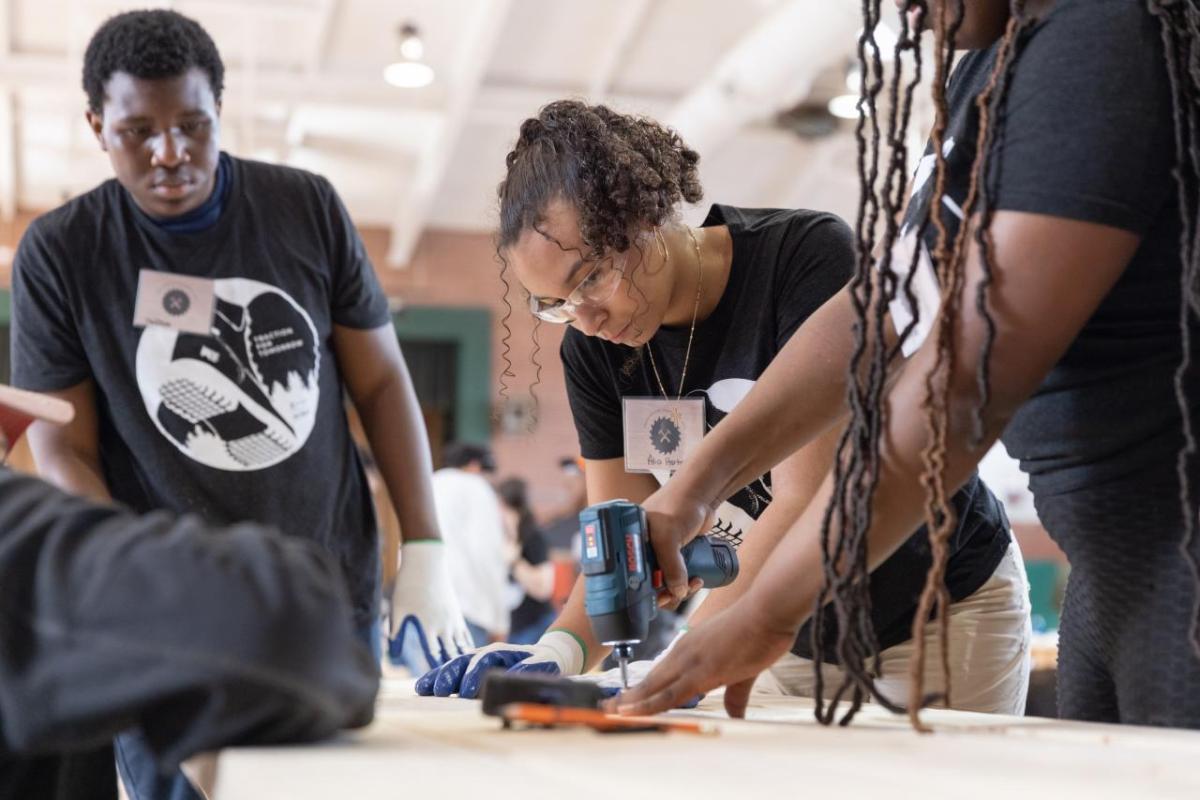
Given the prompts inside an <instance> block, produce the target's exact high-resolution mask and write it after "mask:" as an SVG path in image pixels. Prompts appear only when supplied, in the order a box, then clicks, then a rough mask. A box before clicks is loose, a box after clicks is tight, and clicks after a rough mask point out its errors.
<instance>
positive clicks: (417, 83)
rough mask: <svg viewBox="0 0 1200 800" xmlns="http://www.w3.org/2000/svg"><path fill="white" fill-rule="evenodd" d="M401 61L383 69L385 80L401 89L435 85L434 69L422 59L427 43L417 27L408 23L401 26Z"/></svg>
mask: <svg viewBox="0 0 1200 800" xmlns="http://www.w3.org/2000/svg"><path fill="white" fill-rule="evenodd" d="M399 36H400V60H399V61H395V62H393V63H391V64H388V65H387V66H386V67H384V68H383V79H384V80H385V81H387V82H388V83H389V84H391V85H392V86H397V87H399V88H401V89H420V88H421V87H423V86H428V85H429V84H431V83H433V67H431V66H429V65H428V64H426V63H425V62H424V61H422V60H421V59H422V58H424V56H425V43H424V42H422V41H421V34H420V32H419V31H418V30H417V26H416V25H413V24H412V23H411V22H406V23H404V24H403V25H401V26H400V30H399Z"/></svg>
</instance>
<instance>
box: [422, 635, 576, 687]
mask: <svg viewBox="0 0 1200 800" xmlns="http://www.w3.org/2000/svg"><path fill="white" fill-rule="evenodd" d="M586 660H587V658H586V656H585V655H584V649H583V643H582V642H581V641H580V640H579V639H578V638H576V637H575V636H574V635H572V634H570V633H567V632H566V631H564V630H551V631H547V632H546V633H544V634H543V635H542V638H541V639H538V641H537V643H536V644H506V643H504V642H498V643H496V644H489V645H488V646H487V647H481V648H479V649H478V650H475V651H473V652H470V653H467V654H466V655H462V656H459V657H458V658H454V659H451V660H450V661H449V662H447V663H446V664H443V665H442V666H440V667H438V668H437V669H433V670H430V671H429V672H427V673H425V674H424V675H422V676H421V677H420V678H419V679H418V680H417V687H416V689H417V694H419V695H425V696H429V695H436V696H437V697H449V696H450V695H452V694H455V693H457V694H458V696H459V697H464V698H474V697H478V696H479V687H480V685H481V684H482V683H483V676H484V675H485V674H486V673H487V672H488V670H492V669H506V670H508V671H510V672H538V673H542V674H543V675H578V674H579V673H580V672H582V671H583V665H584V662H585V661H586Z"/></svg>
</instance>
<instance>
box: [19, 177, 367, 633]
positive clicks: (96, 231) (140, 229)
mask: <svg viewBox="0 0 1200 800" xmlns="http://www.w3.org/2000/svg"><path fill="white" fill-rule="evenodd" d="M223 158H224V159H228V163H229V164H230V166H231V171H230V179H231V183H232V186H231V189H230V194H229V197H228V199H227V201H226V204H225V208H224V211H223V212H222V214H221V217H220V218H219V219H218V220H217V222H216V224H215V225H213V226H212V227H210V228H208V229H206V230H204V231H201V232H197V233H169V232H167V231H164V230H163V229H162V228H161V227H160V226H159V225H157V224H155V222H154V221H153V220H152V219H151V218H149V217H148V216H146V214H145V213H143V212H142V211H141V210H140V209H139V208H138V207H137V206H136V205H135V204H134V202H133V200H132V199H131V198H130V196H129V194H128V193H127V192H126V191H125V190H124V189H123V188H122V187H121V186H120V184H118V183H117V182H116V181H115V180H109V181H107V182H105V183H103V184H101V185H100V186H98V187H97V188H96V189H93V190H92V191H90V192H88V193H87V194H84V195H82V196H80V197H78V198H76V199H74V200H71V201H70V202H68V203H67V204H65V205H63V206H62V207H60V208H58V209H56V210H54V211H52V212H50V213H48V214H46V215H44V216H42V217H40V218H38V219H37V220H35V221H34V222H33V224H31V225H30V227H29V230H28V231H27V232H26V234H25V236H24V237H23V238H22V240H21V244H20V247H19V249H18V251H17V256H16V261H15V265H14V270H13V332H12V363H13V382H14V383H15V384H16V385H17V386H21V387H23V388H26V389H34V390H40V391H53V390H60V389H65V388H68V387H70V386H74V385H76V384H78V383H80V382H81V381H84V380H86V379H91V380H92V381H94V383H95V386H96V405H97V410H98V412H99V414H98V425H99V442H100V456H101V460H102V465H103V470H104V478H105V479H106V481H107V483H108V486H109V488H110V490H111V492H112V494H113V496H114V498H116V499H117V500H118V501H120V502H122V503H124V504H126V505H128V506H129V507H131V508H133V509H135V510H137V511H149V510H152V509H159V508H165V509H169V510H171V511H176V512H183V511H191V512H194V513H198V514H200V515H201V516H202V517H204V518H205V519H206V520H208V521H210V522H213V523H217V524H226V523H232V522H235V521H239V520H253V521H256V522H262V523H268V524H271V525H274V526H276V527H278V528H279V529H281V530H282V531H284V532H285V533H289V534H293V535H296V536H302V537H304V538H306V539H310V540H313V541H316V542H318V543H319V544H321V545H323V546H324V547H325V548H326V549H327V550H328V551H329V552H331V553H333V554H334V555H335V556H337V557H338V559H339V560H340V562H341V564H342V567H343V569H344V570H345V572H346V574H347V578H348V580H349V584H350V589H351V594H352V597H353V599H354V602H355V613H356V619H357V621H358V622H359V623H360V624H366V623H367V622H368V621H369V620H371V619H373V618H374V617H375V616H376V613H377V608H378V601H377V594H378V582H379V577H378V576H379V556H378V553H377V547H376V531H375V518H374V512H373V511H372V505H371V495H370V492H369V490H368V487H367V481H366V477H365V475H364V474H363V469H362V465H361V463H360V461H359V458H358V454H357V453H356V451H355V448H354V444H353V442H352V440H351V438H350V432H349V429H348V427H347V424H346V417H345V411H344V408H343V406H342V397H343V385H342V381H341V377H340V373H339V370H338V364H337V361H336V358H335V355H334V352H333V349H332V334H333V326H334V325H335V324H336V325H343V326H346V327H350V328H358V329H367V328H374V327H378V326H380V325H385V324H387V323H388V322H389V314H388V308H387V300H386V298H385V297H384V294H383V292H382V290H381V288H380V286H379V283H378V281H377V279H376V277H375V273H374V270H373V269H372V267H371V264H370V262H369V261H368V259H367V256H366V252H365V250H364V248H363V245H362V242H361V241H360V239H359V237H358V235H357V233H356V232H355V230H354V227H353V225H352V223H351V221H350V218H349V216H348V214H347V213H346V210H345V209H344V208H343V206H342V204H341V202H340V200H339V199H338V197H337V195H336V194H335V193H334V191H333V188H332V187H331V186H330V185H329V183H328V181H326V180H325V179H323V178H320V177H318V176H315V175H312V174H310V173H307V172H303V171H301V170H297V169H290V168H286V167H278V166H270V165H267V164H261V163H256V162H253V161H243V160H241V159H237V158H229V157H228V156H223ZM142 269H149V270H157V271H162V272H170V273H176V274H181V275H188V276H197V277H203V278H209V279H212V280H213V281H214V291H215V294H216V309H215V313H214V316H213V323H212V333H211V334H210V335H194V334H187V333H178V332H176V331H174V330H171V329H168V328H165V327H148V328H139V327H134V325H133V316H134V302H135V298H136V296H137V287H138V271H139V270H142Z"/></svg>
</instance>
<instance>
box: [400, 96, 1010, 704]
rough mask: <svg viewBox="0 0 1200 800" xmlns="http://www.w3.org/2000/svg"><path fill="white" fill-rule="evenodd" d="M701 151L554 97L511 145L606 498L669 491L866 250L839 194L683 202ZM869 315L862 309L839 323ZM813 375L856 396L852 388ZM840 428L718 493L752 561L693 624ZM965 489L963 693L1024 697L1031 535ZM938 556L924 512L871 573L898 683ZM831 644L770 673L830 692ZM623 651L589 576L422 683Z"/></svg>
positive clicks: (958, 537) (506, 193)
mask: <svg viewBox="0 0 1200 800" xmlns="http://www.w3.org/2000/svg"><path fill="white" fill-rule="evenodd" d="M698 160H699V156H698V155H697V154H696V153H695V152H694V151H692V150H690V149H688V148H687V146H686V145H685V144H684V143H683V142H682V141H681V140H680V138H679V137H678V135H676V134H675V133H674V132H673V131H670V130H668V129H667V128H665V127H663V126H661V125H659V124H658V123H656V122H654V121H652V120H649V119H645V118H640V117H633V116H628V115H622V114H618V113H616V112H614V111H611V110H609V109H607V108H605V107H603V106H588V105H586V104H583V103H580V102H576V101H562V102H556V103H552V104H551V105H549V106H546V107H545V108H543V109H542V110H541V112H540V113H539V114H538V116H537V117H535V118H532V119H529V120H526V121H525V122H524V124H522V126H521V131H520V137H519V139H518V141H517V143H516V145H515V146H514V148H513V150H512V152H510V153H509V154H508V157H507V159H506V163H507V167H508V171H507V176H506V177H505V180H504V181H503V183H501V184H500V187H499V200H500V230H499V235H498V242H497V246H498V252H499V254H500V256H501V260H502V262H503V264H504V269H505V270H506V271H507V274H508V276H509V277H515V278H516V279H517V281H518V282H519V283H520V285H521V286H522V287H523V289H524V290H525V291H526V293H527V294H528V295H529V307H530V310H531V311H532V313H533V314H534V315H536V316H537V317H538V318H540V319H541V320H544V321H546V322H550V323H560V324H567V325H570V328H569V329H568V330H567V331H566V334H565V336H564V337H563V342H562V350H561V354H562V359H563V365H564V370H565V374H566V384H567V385H566V391H567V395H568V398H569V400H570V404H571V410H572V414H573V416H574V420H575V426H576V429H577V431H578V434H579V442H580V448H581V452H582V454H583V457H584V458H585V459H586V462H587V467H586V476H587V490H588V502H589V503H599V502H603V501H606V500H610V499H614V498H626V499H629V500H632V501H634V502H641V501H642V500H644V499H645V498H647V497H648V496H649V495H650V494H652V493H653V492H654V491H655V490H656V489H657V488H658V487H659V485H660V482H662V481H665V480H666V479H667V478H668V477H669V475H670V472H671V470H672V468H674V467H676V466H678V464H679V463H680V462H681V460H682V459H683V458H685V457H686V452H687V451H688V449H689V448H690V447H691V446H692V445H694V444H695V441H696V439H697V438H698V437H699V436H702V435H703V433H704V432H705V431H706V430H708V429H711V428H712V426H714V425H718V424H720V422H721V420H722V418H724V416H725V415H726V414H728V413H729V412H730V411H731V410H732V409H733V407H734V406H735V405H736V404H737V403H738V401H739V400H740V399H741V398H742V397H744V396H745V395H746V394H747V392H749V391H750V388H751V387H752V386H753V385H754V382H755V380H756V379H757V378H758V376H759V375H760V374H761V373H762V372H763V371H764V370H765V369H766V368H767V366H768V365H769V364H770V363H771V360H772V359H773V358H774V357H775V355H776V354H777V353H778V352H779V351H780V349H782V348H783V346H784V344H786V342H787V341H788V339H789V338H790V337H791V336H792V334H793V333H795V331H796V330H797V328H799V327H800V325H802V324H803V323H804V321H805V320H806V319H807V318H808V316H809V315H810V314H812V313H813V312H814V311H815V310H816V309H817V308H819V307H820V306H821V305H822V304H823V303H825V301H826V300H828V299H829V298H830V297H832V296H833V295H835V294H836V293H837V292H838V291H839V290H840V289H841V288H842V287H843V285H844V284H845V283H846V282H847V280H848V279H849V277H850V275H851V274H852V272H853V270H854V259H855V254H854V246H853V235H852V233H851V231H850V230H849V228H848V227H847V226H846V225H845V223H843V222H842V221H841V220H840V219H838V218H837V217H836V216H834V215H832V214H827V213H823V212H818V211H805V210H762V209H746V208H734V207H731V206H724V205H714V206H712V207H711V209H710V210H709V213H708V216H707V218H706V219H705V221H704V223H703V224H702V225H701V226H700V227H698V228H692V227H689V226H687V225H685V224H683V223H682V222H680V221H679V219H678V213H677V212H678V207H679V205H680V204H681V203H682V202H684V201H687V202H697V201H699V200H700V197H701V187H700V183H699V179H698V177H697V162H698ZM851 335H852V334H851V331H850V327H849V324H847V325H846V327H845V329H844V330H841V329H838V330H837V331H834V332H831V333H830V336H847V337H848V336H851ZM811 391H813V392H826V393H831V392H836V393H837V396H838V398H840V397H841V395H842V392H843V390H842V389H841V388H839V387H822V386H813V387H811ZM832 402H837V400H833V401H832ZM839 433H840V431H839V430H838V429H831V430H829V431H828V432H827V433H826V434H825V435H824V436H822V437H821V438H820V439H819V440H817V441H814V442H813V443H812V444H810V445H809V446H807V447H806V448H804V449H803V450H800V451H798V452H797V453H796V454H794V455H793V456H792V457H791V458H789V459H788V460H787V461H785V462H783V463H782V464H780V465H779V466H778V467H776V468H775V469H773V470H772V471H771V473H770V474H769V475H763V476H761V477H760V478H759V479H757V480H755V481H754V482H753V483H751V484H750V485H748V486H745V487H743V488H742V489H741V491H739V492H738V493H737V494H736V495H734V496H733V497H732V498H731V499H730V501H728V502H726V503H724V504H722V505H721V506H720V507H719V508H718V509H717V512H716V514H715V519H713V520H712V527H711V530H710V535H713V536H719V537H722V538H724V539H727V540H729V541H731V542H732V543H733V544H734V545H735V546H736V547H738V548H739V560H740V563H741V572H740V575H739V577H738V579H737V581H735V582H734V583H733V584H732V585H730V586H728V587H725V588H721V589H718V590H715V591H714V592H712V593H711V594H710V595H709V596H708V597H707V598H706V599H705V600H704V602H703V604H702V605H701V607H700V608H699V609H698V610H697V611H696V612H695V613H694V614H693V616H692V617H691V620H690V624H691V626H692V627H694V626H695V625H697V624H701V623H702V622H703V620H704V619H705V618H707V617H710V616H712V615H713V614H714V613H716V612H717V611H719V610H720V609H721V608H724V607H726V606H728V605H730V604H731V603H732V602H733V601H734V600H735V599H736V598H737V597H738V596H740V595H741V594H742V593H743V592H744V591H745V589H746V587H747V586H748V585H749V584H750V583H751V582H752V581H753V580H754V578H755V575H756V574H757V573H758V571H759V569H760V567H761V565H762V564H763V562H764V560H765V559H766V558H767V557H768V556H769V554H770V552H771V550H772V548H773V547H774V545H775V544H776V542H777V541H778V540H779V539H780V538H781V536H782V535H783V533H784V532H785V531H786V530H787V527H788V526H789V524H790V523H791V522H792V521H793V520H794V519H795V518H796V517H797V516H799V514H800V513H801V512H802V511H803V509H804V508H805V506H806V505H807V503H808V501H809V500H810V499H811V498H812V497H813V495H814V494H815V493H816V491H817V489H818V487H819V484H820V482H821V480H822V478H823V477H824V475H825V473H826V472H827V471H828V470H829V467H830V464H831V462H832V458H833V452H834V449H835V446H836V442H837V438H838V435H839ZM743 446H744V447H746V448H753V447H754V446H755V443H754V442H745V443H743ZM955 506H956V509H957V511H958V517H959V523H958V529H957V531H956V533H955V535H954V537H953V541H952V547H953V555H952V556H951V557H950V563H949V566H948V569H947V573H946V582H947V586H948V588H949V591H950V594H951V597H952V598H953V601H954V602H953V604H952V605H951V608H950V618H951V639H950V649H951V652H950V663H951V668H952V675H951V679H952V688H953V693H952V696H951V704H952V705H953V706H954V707H956V708H961V709H968V710H976V711H993V712H1004V713H1018V714H1019V713H1022V712H1023V710H1024V701H1025V694H1026V686H1027V679H1028V643H1029V635H1030V633H1029V603H1028V590H1027V588H1026V583H1025V577H1024V569H1023V566H1022V564H1021V557H1020V552H1019V551H1018V549H1017V547H1016V544H1015V542H1013V541H1012V538H1011V535H1010V533H1009V529H1008V520H1007V518H1006V517H1005V515H1004V510H1003V508H1002V507H1001V505H1000V503H999V502H998V501H997V500H996V499H995V498H994V497H993V496H992V494H991V492H990V491H988V489H987V487H986V486H984V485H983V483H982V482H981V481H980V480H979V479H978V478H977V477H975V478H973V479H972V480H971V481H969V482H968V483H967V485H966V486H965V487H964V488H963V489H962V490H961V491H960V492H959V493H958V495H957V496H956V497H955ZM928 564H929V545H928V537H927V535H926V533H925V531H924V529H921V530H918V531H917V532H915V533H914V534H913V535H912V536H911V537H910V538H909V539H908V541H907V542H906V543H905V544H904V545H902V546H901V547H900V548H899V549H898V550H897V551H896V553H895V554H894V555H893V556H892V557H891V558H890V559H889V560H888V561H886V562H885V563H884V564H883V565H882V566H880V567H879V569H878V570H876V571H875V573H873V575H872V579H871V585H870V594H871V607H872V622H873V626H874V629H875V635H876V637H877V640H878V644H879V648H880V650H881V651H882V658H881V662H880V663H881V669H880V674H878V675H876V678H877V683H878V686H879V688H880V690H881V692H882V693H883V694H885V695H886V696H888V697H889V698H891V699H893V700H895V701H898V702H903V701H904V700H905V699H906V691H907V685H908V681H907V678H908V666H907V665H908V655H909V653H910V652H911V642H910V630H911V627H912V619H913V615H914V613H915V610H916V604H917V599H918V596H919V594H920V591H921V588H922V586H923V584H924V580H925V574H926V571H927V569H928ZM673 588H675V589H682V588H683V587H673ZM688 588H689V589H691V590H694V589H695V588H696V587H695V586H691V587H688ZM833 616H834V615H832V614H831V615H828V616H827V619H830V618H832V617H833ZM933 638H934V639H936V637H933ZM835 640H836V631H835V630H834V629H833V628H832V626H828V627H827V629H826V630H825V631H823V632H822V641H823V642H824V643H825V647H824V648H823V649H824V653H825V655H826V657H825V661H826V664H825V665H823V672H824V673H825V674H827V675H828V680H833V679H835V678H836V673H837V666H836V664H835V663H830V662H832V661H835V660H836V659H835V657H834V656H833V642H834V641H835ZM812 644H813V642H812V633H811V631H810V630H809V628H808V627H807V626H806V628H805V629H803V630H802V631H801V632H800V635H799V637H798V638H797V640H796V643H795V647H794V648H793V650H792V652H791V653H790V654H788V655H786V656H784V658H783V659H781V660H780V661H779V662H778V663H777V664H776V665H775V668H774V669H772V670H771V672H770V674H769V675H767V674H765V675H764V677H763V678H762V679H760V683H759V688H760V689H763V690H766V691H775V692H783V693H787V694H797V695H806V694H810V693H811V690H812V684H813V673H814V670H813V666H812V662H811V661H810V660H809V659H811V658H812V655H813V647H812ZM605 652H606V648H604V647H603V646H602V645H601V643H600V642H598V641H596V640H595V638H594V637H593V635H592V631H591V626H590V624H589V623H588V620H587V617H586V615H585V613H584V603H583V585H582V580H581V581H580V582H579V583H578V584H577V585H576V587H575V591H574V592H572V594H571V597H570V599H569V601H568V602H567V604H566V606H565V608H564V609H563V611H562V614H561V615H560V616H559V618H558V620H557V621H556V622H555V623H554V625H552V626H551V628H550V630H549V631H548V632H547V634H545V635H544V636H543V637H542V639H541V640H539V642H538V643H537V644H535V645H532V646H516V645H510V644H503V643H501V644H494V645H490V646H488V647H486V648H481V649H480V650H477V651H475V652H474V653H471V654H468V655H467V656H463V657H461V658H459V659H455V660H452V661H450V662H449V663H447V664H446V665H445V666H443V667H441V668H439V669H437V670H434V671H432V672H430V673H428V674H426V675H425V676H423V677H422V678H421V679H420V680H419V681H418V684H417V690H418V692H420V693H424V694H438V695H449V694H453V693H458V694H460V695H461V696H463V697H473V696H475V694H476V693H477V691H478V688H479V682H480V680H481V678H482V675H483V673H484V672H485V671H486V670H487V669H490V668H495V667H506V668H511V669H514V670H517V671H537V672H548V673H560V674H567V675H575V674H580V673H583V672H585V671H587V670H588V669H590V668H592V667H594V666H595V665H596V664H597V663H599V661H600V660H601V659H602V658H603V656H604V654H605ZM930 663H938V661H936V660H933V659H932V658H931V661H930ZM643 669H644V667H643ZM929 672H930V673H935V672H936V673H939V674H940V670H933V669H931V670H929ZM634 674H635V676H636V675H638V674H640V671H639V670H636V669H635V670H634ZM930 679H934V682H935V683H936V679H935V676H933V675H932V674H931V676H930Z"/></svg>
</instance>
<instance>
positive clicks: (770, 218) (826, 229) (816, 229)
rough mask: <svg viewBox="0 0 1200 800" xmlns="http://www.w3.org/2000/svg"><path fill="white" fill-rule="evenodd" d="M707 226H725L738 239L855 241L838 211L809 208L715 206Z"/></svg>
mask: <svg viewBox="0 0 1200 800" xmlns="http://www.w3.org/2000/svg"><path fill="white" fill-rule="evenodd" d="M704 224H705V225H725V226H727V227H728V228H729V234H730V235H731V236H732V237H733V238H734V239H735V240H736V239H738V238H743V239H744V238H763V237H772V238H774V239H776V240H777V241H778V242H779V244H780V245H781V246H782V245H784V244H787V243H790V244H793V245H798V244H802V243H806V242H808V243H811V242H814V241H815V242H817V243H823V242H837V243H840V242H853V240H854V233H853V231H851V230H850V226H849V225H847V224H846V223H845V221H844V220H842V218H841V217H839V216H838V215H837V214H833V213H830V212H828V211H814V210H812V209H807V208H737V207H735V206H721V205H714V206H713V207H712V210H711V211H710V212H709V215H708V218H707V219H706V220H705V222H704Z"/></svg>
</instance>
